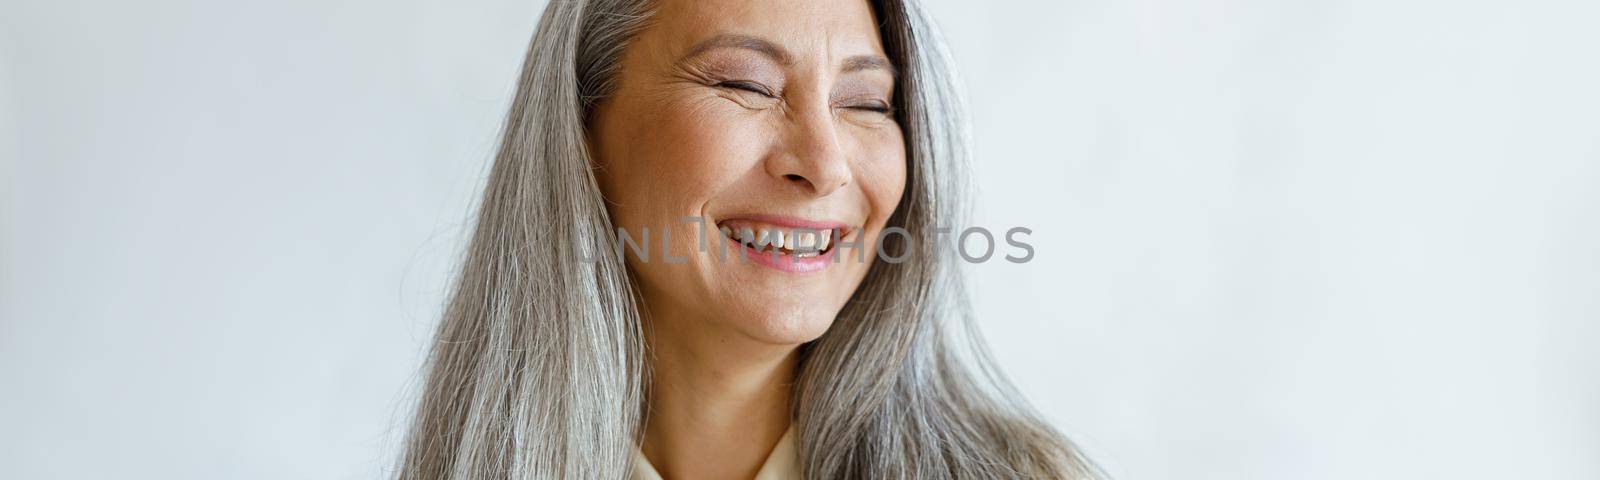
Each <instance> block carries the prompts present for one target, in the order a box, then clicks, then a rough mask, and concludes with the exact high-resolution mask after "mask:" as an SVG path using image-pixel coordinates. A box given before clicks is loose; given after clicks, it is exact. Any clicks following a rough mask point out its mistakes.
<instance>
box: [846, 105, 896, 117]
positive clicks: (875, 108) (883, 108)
mask: <svg viewBox="0 0 1600 480" xmlns="http://www.w3.org/2000/svg"><path fill="white" fill-rule="evenodd" d="M848 108H851V109H854V110H865V111H868V112H877V113H882V114H885V115H887V114H889V113H890V112H893V111H894V109H893V108H890V107H889V106H888V105H884V104H880V103H869V104H865V105H851V106H850V107H848Z"/></svg>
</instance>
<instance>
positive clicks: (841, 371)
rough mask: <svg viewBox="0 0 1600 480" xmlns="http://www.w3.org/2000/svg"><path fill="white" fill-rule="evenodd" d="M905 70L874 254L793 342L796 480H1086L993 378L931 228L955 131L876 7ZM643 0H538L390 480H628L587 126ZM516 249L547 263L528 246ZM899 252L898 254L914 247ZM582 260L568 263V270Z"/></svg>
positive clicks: (909, 46) (944, 78)
mask: <svg viewBox="0 0 1600 480" xmlns="http://www.w3.org/2000/svg"><path fill="white" fill-rule="evenodd" d="M870 3H871V4H872V7H873V11H874V12H875V14H876V15H878V23H879V25H880V28H881V32H880V34H881V35H882V38H883V43H884V48H885V50H886V53H888V55H889V57H890V58H891V60H892V61H893V62H894V63H895V67H896V69H897V70H899V71H900V72H901V75H900V78H899V82H900V84H899V85H897V88H896V94H895V95H896V98H895V102H896V104H897V108H896V112H897V113H896V115H897V117H898V118H897V120H898V121H899V122H900V125H901V127H902V129H903V131H904V132H905V137H906V138H905V141H906V147H907V162H908V165H907V185H906V189H905V194H904V196H903V197H902V199H901V203H900V205H899V206H898V208H897V209H896V210H895V212H894V215H893V216H892V217H891V218H890V219H889V224H888V226H889V227H901V228H904V229H905V230H906V231H907V232H910V237H909V238H903V237H901V236H898V235H897V236H889V237H888V238H887V240H886V243H885V244H884V245H883V247H882V248H883V250H884V251H885V253H886V254H888V255H889V256H892V257H899V256H901V254H905V253H909V254H911V255H910V256H909V258H911V259H913V260H912V261H907V262H904V263H898V264H890V263H887V262H877V263H876V264H875V265H874V266H873V267H872V269H871V271H870V272H868V274H867V276H866V278H865V279H864V280H863V281H862V284H861V286H860V287H859V288H858V289H857V291H856V292H855V295H854V296H853V297H852V298H851V300H850V301H849V302H848V303H847V305H846V306H845V308H844V309H843V311H841V312H840V313H839V315H838V317H837V318H836V319H835V320H834V322H833V324H832V326H831V327H830V328H829V329H828V331H827V332H826V333H825V334H823V335H822V336H821V337H820V338H818V339H817V340H815V341H813V342H810V343H807V344H805V345H803V346H802V347H800V348H801V350H800V361H799V369H800V371H799V372H798V382H797V384H796V385H795V389H794V398H793V401H792V402H791V403H792V404H793V405H794V409H795V411H794V420H795V422H796V433H797V434H798V440H799V442H798V447H799V448H798V450H799V453H800V462H801V465H802V470H803V471H804V474H805V476H806V477H807V478H819V479H820V478H826V479H835V478H916V479H943V478H961V479H969V478H973V479H987V478H1100V477H1101V476H1102V474H1101V473H1100V472H1099V471H1098V470H1097V469H1096V468H1095V467H1094V466H1093V465H1092V464H1091V463H1090V462H1088V461H1087V460H1086V459H1085V458H1084V457H1083V456H1082V455H1081V454H1080V453H1079V451H1078V449H1077V448H1076V447H1075V446H1074V445H1073V444H1072V443H1070V442H1069V441H1067V440H1066V439H1065V438H1064V437H1063V436H1062V435H1061V434H1059V433H1058V432H1057V431H1055V430H1054V429H1053V428H1051V427H1050V426H1049V424H1048V423H1046V422H1045V421H1043V419H1041V418H1040V417H1039V416H1038V415H1037V414H1036V413H1035V412H1034V410H1033V409H1032V407H1030V406H1029V405H1028V404H1027V403H1026V402H1024V401H1022V400H1021V396H1020V395H1018V394H1017V392H1016V391H1015V389H1014V388H1013V387H1012V386H1011V385H1010V384H1009V383H1008V382H1007V381H1006V380H1005V379H1004V378H1003V377H1002V376H1001V375H1000V374H999V372H998V371H997V370H996V369H995V368H994V366H993V361H992V360H991V359H990V356H989V355H988V353H987V351H986V350H985V347H984V346H983V344H982V342H981V340H980V339H979V337H978V335H977V333H976V330H975V329H974V327H973V324H972V318H971V317H972V314H971V311H970V308H969V307H968V304H967V301H966V295H965V292H964V290H963V283H962V280H961V278H960V272H959V271H958V269H957V267H956V262H955V261H954V260H953V259H952V258H950V256H948V255H941V254H938V253H936V252H935V251H934V250H933V249H934V248H935V243H936V240H937V239H936V237H935V235H936V229H935V227H937V226H941V225H959V224H960V221H961V220H962V218H963V217H964V215H965V213H966V212H965V202H964V201H963V200H964V198H965V196H966V192H965V190H966V188H965V186H964V183H963V182H964V181H965V175H964V174H963V173H964V172H963V170H962V169H963V167H964V165H965V161H966V160H965V156H966V150H965V148H964V145H965V132H964V129H965V123H964V121H963V119H962V115H961V112H960V111H959V110H960V108H959V107H960V102H959V98H958V96H957V95H956V89H955V87H954V84H955V82H954V79H953V77H952V75H953V72H952V71H951V70H950V65H949V60H948V54H947V53H946V52H945V50H944V47H943V45H942V43H941V42H940V40H939V39H938V36H937V34H936V33H935V32H934V30H933V24H932V22H931V21H930V20H929V19H928V18H927V16H926V14H925V13H924V12H923V11H922V10H921V9H920V7H919V6H918V5H917V4H916V3H915V1H914V0H873V1H871V2H870ZM650 15H651V5H650V2H649V1H647V0H552V1H551V2H550V3H549V5H548V6H546V8H545V11H544V14H543V16H542V17H541V18H540V20H539V25H538V29H537V31H536V32H535V33H534V36H533V40H532V42H531V44H530V45H529V48H528V53H527V56H526V58H525V60H524V64H523V68H522V74H521V78H520V79H519V81H518V86H517V90H516V95H515V97H514V99H513V101H512V104H511V109H510V113H509V115H508V116H507V118H506V123H505V130H504V132H503V135H502V139H501V143H500V147H499V150H498V152H497V154H496V157H495V161H494V165H493V167H492V169H491V170H490V173H489V179H488V183H487V185H486V187H485V191H484V194H483V197H482V200H481V204H480V205H479V206H478V214H477V223H476V226H475V228H474V230H473V234H472V238H471V240H470V243H469V244H468V246H467V250H466V253H465V258H464V259H463V261H462V263H461V266H460V270H459V272H458V277H457V278H456V280H455V284H454V287H453V289H452V291H451V294H450V298H449V302H448V304H447V305H446V306H445V312H444V318H443V320H442V322H441V324H440V325H439V329H438V332H437V334H436V338H435V341H434V343H433V346H432V351H431V354H430V357H429V361H428V365H427V367H426V368H427V375H426V378H425V380H424V383H423V385H422V391H421V394H420V399H419V401H418V405H417V409H416V414H415V417H414V418H413V420H412V425H411V428H410V432H409V434H408V436H407V439H406V443H405V447H404V448H405V450H404V452H403V453H402V455H401V459H400V464H399V466H398V468H399V469H398V472H397V473H398V475H397V476H398V478H400V479H405V480H413V479H415V480H424V479H426V480H433V479H473V480H476V479H501V478H516V479H524V478H530V479H531V478H583V479H591V478H613V479H615V478H626V476H627V475H628V472H629V471H630V468H631V463H632V462H633V461H634V455H633V452H634V449H635V448H637V444H638V443H637V442H638V441H639V436H640V432H641V431H642V425H641V423H642V421H643V411H644V408H645V404H646V401H647V398H646V395H647V393H646V392H647V391H648V390H647V389H648V384H649V380H650V379H649V373H648V372H649V369H648V365H647V364H646V352H645V345H644V340H643V339H644V328H645V326H644V325H643V324H642V321H641V317H640V312H639V309H638V307H637V303H636V302H637V301H638V293H637V288H636V286H635V284H634V280H633V279H632V278H630V276H629V273H628V271H627V268H626V267H625V264H624V260H623V258H622V256H621V255H617V254H616V252H617V250H616V249H614V242H615V241H616V239H615V238H614V237H612V236H610V235H607V234H605V233H606V232H609V231H610V228H609V226H610V225H611V223H610V220H609V218H608V216H607V213H606V208H605V204H604V202H603V200H602V199H601V195H600V189H599V186H598V184H597V182H596V179H595V177H594V174H593V172H592V164H591V159H590V157H589V153H588V151H587V142H586V140H585V130H584V122H585V120H586V118H587V115H588V113H589V110H590V108H591V107H592V106H593V105H594V104H595V102H597V101H599V100H600V99H603V98H605V97H606V96H607V95H609V94H611V93H612V91H613V90H614V79H615V77H616V75H617V70H618V62H619V60H620V57H621V55H622V51H623V48H624V47H625V46H626V44H627V42H628V41H629V39H630V38H632V37H633V36H634V34H635V33H637V32H638V31H639V30H640V29H642V28H644V26H645V25H646V24H647V22H648V21H649V18H650ZM530 245H538V246H539V249H540V251H538V252H532V251H530V250H529V246H530ZM908 249H910V250H909V251H908ZM580 256H581V258H592V259H593V261H587V262H586V261H577V260H575V259H577V258H580Z"/></svg>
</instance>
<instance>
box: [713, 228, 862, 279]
mask: <svg viewBox="0 0 1600 480" xmlns="http://www.w3.org/2000/svg"><path fill="white" fill-rule="evenodd" d="M802 228H810V227H802ZM722 241H724V242H727V243H728V244H729V245H732V246H733V248H736V249H738V250H729V251H728V258H727V261H729V262H744V261H745V259H749V261H750V262H752V263H755V264H758V265H762V266H765V267H769V268H774V269H777V270H781V271H785V272H789V273H815V272H820V271H822V269H824V268H828V265H830V264H832V263H833V256H834V255H836V254H838V253H839V249H838V248H830V249H828V251H826V252H822V253H821V254H818V255H817V256H814V257H796V256H793V255H773V254H772V253H770V252H769V253H762V252H757V251H756V249H754V248H750V247H746V246H745V245H744V244H743V243H739V242H736V241H734V240H733V239H731V238H727V237H723V239H722Z"/></svg>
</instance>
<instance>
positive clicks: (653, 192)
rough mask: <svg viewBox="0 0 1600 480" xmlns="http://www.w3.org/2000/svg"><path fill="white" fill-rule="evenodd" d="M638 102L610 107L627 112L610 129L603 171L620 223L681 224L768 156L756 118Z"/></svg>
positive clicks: (692, 105) (702, 105)
mask: <svg viewBox="0 0 1600 480" xmlns="http://www.w3.org/2000/svg"><path fill="white" fill-rule="evenodd" d="M713 100H718V101H726V100H721V99H713ZM635 103H636V105H632V106H633V107H634V108H630V109H627V111H623V110H618V111H614V112H608V113H616V114H619V115H618V116H617V117H612V120H613V121H612V122H611V123H608V124H607V125H606V127H607V130H606V132H605V133H606V136H605V140H607V147H608V148H605V150H606V151H607V154H606V159H605V160H606V161H605V162H604V168H603V170H602V172H601V173H600V174H601V175H602V176H603V177H605V178H606V182H605V183H607V184H608V185H607V189H608V190H610V191H608V192H607V194H608V195H607V196H608V198H610V199H611V200H612V203H613V205H612V210H613V211H614V213H615V214H616V217H617V220H618V221H620V222H625V223H628V224H631V225H635V226H643V225H668V224H672V225H676V223H672V222H677V221H678V220H679V218H681V217H683V216H690V215H700V214H701V213H702V212H701V208H702V207H703V206H704V205H705V203H706V201H707V200H709V199H710V198H712V197H713V196H714V195H715V194H716V192H718V191H721V190H722V189H724V188H725V187H726V186H727V185H729V184H732V183H734V182H736V181H737V180H738V179H739V178H740V177H741V176H742V175H743V174H744V173H746V172H748V171H749V170H750V168H751V166H752V162H754V161H755V160H756V159H759V158H760V155H759V153H758V152H759V149H760V148H761V147H760V146H759V145H758V142H755V141H752V139H759V138H761V137H760V134H761V131H760V130H761V128H760V126H759V124H756V123H755V122H751V121H748V119H743V118H739V116H738V115H736V114H730V113H729V112H726V111H724V110H725V109H718V108H714V107H715V105H708V104H707V102H704V101H696V100H676V101H674V100H664V101H660V102H656V103H650V104H645V103H644V102H635ZM630 113H631V114H630ZM652 230H654V229H653V228H652Z"/></svg>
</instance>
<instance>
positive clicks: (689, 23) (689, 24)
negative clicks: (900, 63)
mask: <svg viewBox="0 0 1600 480" xmlns="http://www.w3.org/2000/svg"><path fill="white" fill-rule="evenodd" d="M649 30H651V31H650V32H646V34H645V35H644V36H648V37H654V38H655V39H656V40H658V41H664V42H666V43H667V44H668V45H662V46H663V47H667V48H668V49H671V50H679V51H681V50H686V49H688V48H690V47H691V46H692V45H694V44H695V43H697V42H699V41H702V40H705V39H707V38H711V37H713V36H716V35H725V34H736V35H748V36H753V37H759V38H763V39H765V40H767V41H770V42H773V43H775V44H777V45H779V46H780V47H782V48H784V49H786V50H789V51H791V52H793V53H795V54H796V56H799V57H816V56H822V57H827V58H830V59H843V58H845V57H849V56H853V55H865V54H877V55H882V54H883V45H882V42H881V41H880V40H879V38H878V27H877V19H875V18H874V17H873V12H872V7H871V5H870V4H868V2H867V0H657V1H656V13H655V15H654V16H652V18H651V22H650V27H649ZM652 34H653V35H652Z"/></svg>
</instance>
